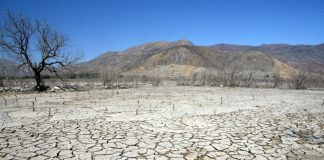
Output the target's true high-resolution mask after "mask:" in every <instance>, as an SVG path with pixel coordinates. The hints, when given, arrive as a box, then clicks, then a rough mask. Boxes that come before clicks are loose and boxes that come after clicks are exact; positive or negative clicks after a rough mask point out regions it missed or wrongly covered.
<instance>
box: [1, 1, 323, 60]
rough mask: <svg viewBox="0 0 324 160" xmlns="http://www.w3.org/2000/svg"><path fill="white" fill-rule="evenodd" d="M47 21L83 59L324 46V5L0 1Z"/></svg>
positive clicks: (218, 2) (3, 13)
mask: <svg viewBox="0 0 324 160" xmlns="http://www.w3.org/2000/svg"><path fill="white" fill-rule="evenodd" d="M7 9H9V10H10V11H13V12H16V13H22V14H24V15H26V16H28V17H31V18H38V19H46V20H47V21H48V23H49V24H51V25H52V26H53V27H54V28H55V29H56V30H58V31H59V32H63V33H65V34H67V35H68V37H69V39H70V44H71V46H72V47H73V48H75V49H79V50H82V51H83V52H84V55H85V57H84V58H85V60H89V59H91V58H94V57H96V56H98V55H100V54H101V53H103V52H105V51H114V50H124V49H126V48H128V47H131V46H134V45H137V44H141V43H145V42H149V41H158V40H164V41H174V40H178V39H188V40H190V41H192V42H193V43H194V44H196V45H212V44H216V43H231V44H247V45H260V44H269V43H288V44H319V43H324V30H323V29H324V1H323V0H105V1H104V0H0V18H1V19H3V17H4V15H5V13H6V10H7Z"/></svg>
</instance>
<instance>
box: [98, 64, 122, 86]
mask: <svg viewBox="0 0 324 160" xmlns="http://www.w3.org/2000/svg"><path fill="white" fill-rule="evenodd" d="M119 75H120V70H119V69H117V68H108V69H101V79H102V81H103V83H104V86H105V87H106V86H108V88H114V87H115V86H114V85H115V83H116V82H117V80H118V77H119Z"/></svg>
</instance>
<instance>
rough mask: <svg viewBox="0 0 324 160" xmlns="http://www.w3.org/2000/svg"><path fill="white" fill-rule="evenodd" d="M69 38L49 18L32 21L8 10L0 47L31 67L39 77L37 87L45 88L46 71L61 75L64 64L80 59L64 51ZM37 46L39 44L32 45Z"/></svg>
mask: <svg viewBox="0 0 324 160" xmlns="http://www.w3.org/2000/svg"><path fill="white" fill-rule="evenodd" d="M67 42H68V39H67V37H66V36H65V35H64V34H61V33H58V32H57V31H55V30H53V29H52V28H51V27H50V26H49V25H48V24H47V23H46V22H45V21H39V20H35V21H32V20H30V19H29V18H27V17H25V16H23V15H17V14H12V13H10V12H8V14H7V19H6V20H5V21H4V24H3V25H2V26H1V28H0V47H1V48H2V49H3V50H4V51H5V52H7V53H8V54H9V55H10V56H11V57H13V58H14V59H15V61H17V63H18V64H19V66H18V68H27V69H29V71H30V72H31V74H32V75H33V76H34V78H35V80H36V87H35V88H36V90H38V91H42V90H44V89H45V88H46V87H45V84H44V82H43V80H42V74H41V73H42V72H43V71H45V70H46V71H48V72H50V73H53V74H55V75H57V76H58V71H59V70H60V69H61V68H67V67H68V66H70V65H71V64H73V63H74V62H76V61H77V60H79V59H80V56H72V55H71V54H66V53H64V50H65V49H66V47H67ZM33 46H36V48H32V47H33Z"/></svg>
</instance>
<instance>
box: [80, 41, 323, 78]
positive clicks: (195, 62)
mask: <svg viewBox="0 0 324 160" xmlns="http://www.w3.org/2000/svg"><path fill="white" fill-rule="evenodd" d="M323 51H324V45H323V44H322V45H316V46H307V45H297V46H291V45H261V46H257V47H255V46H243V45H228V44H218V45H212V46H195V45H194V44H193V43H191V42H190V41H187V40H179V41H176V42H165V41H158V42H151V43H145V44H142V45H138V46H135V47H131V48H129V49H127V50H124V51H121V52H107V53H104V54H102V55H101V56H99V57H97V58H95V59H93V60H91V61H88V62H85V63H82V64H79V65H78V66H76V72H96V73H100V72H104V71H107V70H109V69H111V68H113V69H116V70H120V71H121V72H122V73H123V74H124V75H134V74H135V75H141V76H144V75H145V76H149V77H151V76H152V77H155V76H159V77H177V76H190V75H192V74H193V73H195V72H199V71H213V72H216V73H231V72H235V74H240V75H249V74H251V73H252V74H253V75H254V76H260V77H262V76H269V75H270V76H271V75H273V74H276V73H279V74H280V75H281V76H284V77H290V76H292V75H293V74H294V73H295V72H297V70H298V69H300V70H302V69H308V68H311V69H312V70H313V71H316V72H319V71H321V69H322V68H323V67H322V66H323V65H324V52H323ZM296 68H297V69H296Z"/></svg>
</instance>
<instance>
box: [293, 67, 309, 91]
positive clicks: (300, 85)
mask: <svg viewBox="0 0 324 160" xmlns="http://www.w3.org/2000/svg"><path fill="white" fill-rule="evenodd" d="M306 82H307V76H306V74H305V73H304V72H303V71H301V72H299V73H297V74H296V75H295V76H294V77H293V85H294V88H295V89H306Z"/></svg>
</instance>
